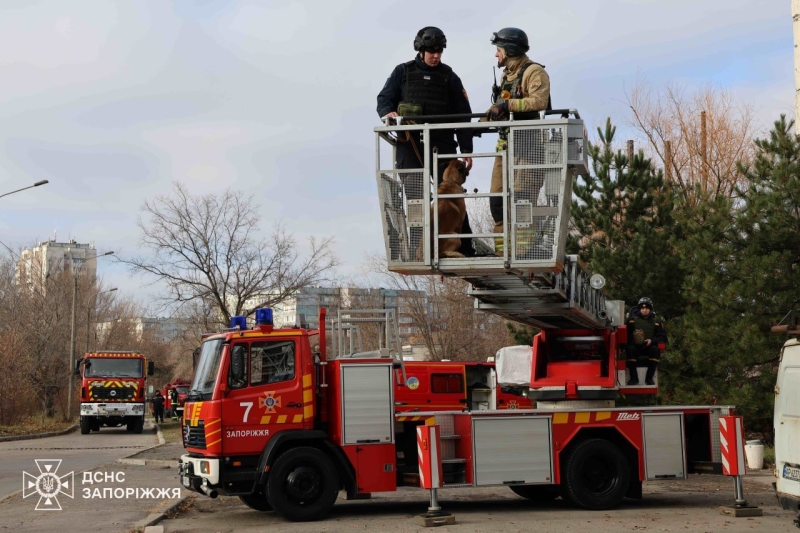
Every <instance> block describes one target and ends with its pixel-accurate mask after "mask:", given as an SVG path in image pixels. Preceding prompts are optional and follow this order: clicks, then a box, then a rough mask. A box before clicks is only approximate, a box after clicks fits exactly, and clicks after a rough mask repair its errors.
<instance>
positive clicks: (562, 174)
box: [375, 110, 588, 275]
mask: <svg viewBox="0 0 800 533" xmlns="http://www.w3.org/2000/svg"><path fill="white" fill-rule="evenodd" d="M559 113H561V115H562V116H560V117H558V118H549V117H545V118H544V119H542V120H524V121H515V120H508V121H503V122H447V123H438V122H434V123H424V124H413V123H403V122H402V120H399V121H398V122H400V123H399V124H393V125H384V126H380V127H377V128H375V133H376V178H377V184H378V199H379V202H380V210H381V219H382V224H383V236H384V242H385V248H386V259H387V262H388V268H389V270H390V271H393V272H400V273H405V274H433V273H444V274H454V275H469V274H479V273H492V272H497V271H502V270H509V269H512V270H514V271H517V272H523V273H524V272H530V273H542V272H560V271H562V270H563V260H564V259H563V258H564V257H565V247H566V236H567V232H568V228H569V226H568V225H569V207H570V202H571V197H572V183H573V181H574V179H575V176H576V175H583V174H586V173H587V168H588V154H587V150H586V133H585V128H584V124H583V121H582V120H581V119H580V118H579V115H578V114H577V112H575V111H572V110H570V111H559ZM569 115H573V116H574V118H569ZM414 118H416V119H417V120H418V121H421V120H419V119H420V117H414ZM431 118H432V117H431ZM439 118H440V119H441V118H442V117H439ZM512 118H513V117H512ZM461 128H468V129H480V130H483V131H484V132H487V131H488V132H498V131H500V129H501V128H502V129H503V130H504V132H505V133H506V135H507V138H508V143H507V148H506V149H505V150H503V151H502V152H490V153H473V154H460V155H456V154H440V153H436V152H435V151H434V152H431V151H430V150H424V155H422V151H423V150H422V148H420V150H419V153H420V155H422V159H423V163H424V164H423V166H422V167H421V168H397V166H396V159H397V153H396V150H397V147H396V143H397V138H398V136H404V135H405V132H412V133H413V135H414V136H417V135H418V136H419V139H420V140H421V141H422V143H423V145H424V146H430V144H429V141H430V138H431V135H432V133H434V132H435V131H436V130H443V129H449V130H457V129H461ZM458 157H471V158H473V160H478V159H480V158H492V159H494V158H497V157H499V158H501V159H500V164H501V166H502V190H501V191H500V192H494V193H492V192H466V191H464V192H462V193H449V194H440V193H439V187H438V184H439V183H440V181H441V178H440V176H439V175H438V168H439V163H440V161H442V160H448V159H453V158H458ZM470 180H471V184H474V183H476V181H478V182H479V183H481V184H483V183H485V184H486V185H487V186H486V187H485V190H488V189H489V187H488V184H489V180H490V176H488V175H487V176H471V177H470ZM492 198H500V199H501V200H500V201H501V202H502V210H503V230H502V232H495V231H484V232H475V231H473V232H471V233H452V232H451V233H446V234H445V233H442V232H441V230H440V227H439V226H440V225H439V222H440V214H439V205H440V200H455V199H462V200H463V201H464V202H465V204H466V206H467V210H468V211H469V212H470V213H472V212H475V211H480V210H481V209H486V208H488V205H489V203H490V202H491V199H492ZM443 205H444V204H443ZM445 239H450V240H451V242H452V239H472V241H473V243H474V244H475V249H476V251H477V253H476V255H475V256H469V257H458V256H457V254H456V256H452V255H446V254H443V252H442V251H441V248H442V244H443V243H444V240H445ZM500 240H502V243H503V246H502V251H501V249H500V247H499V246H495V245H496V244H497V243H499V242H501V241H500Z"/></svg>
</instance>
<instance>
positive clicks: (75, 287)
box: [67, 251, 114, 420]
mask: <svg viewBox="0 0 800 533" xmlns="http://www.w3.org/2000/svg"><path fill="white" fill-rule="evenodd" d="M113 253H114V252H106V253H104V254H99V255H93V256H92V257H85V258H84V259H85V260H86V261H88V260H89V259H96V258H98V257H103V256H104V255H112V254H113ZM70 266H71V268H72V324H71V326H70V336H69V373H68V374H67V375H68V376H69V387H68V388H67V420H72V393H73V388H74V386H75V379H74V378H73V376H72V374H73V372H74V371H75V309H76V307H77V305H78V271H77V270H76V269H75V261H74V258H73V257H72V252H71V251H70Z"/></svg>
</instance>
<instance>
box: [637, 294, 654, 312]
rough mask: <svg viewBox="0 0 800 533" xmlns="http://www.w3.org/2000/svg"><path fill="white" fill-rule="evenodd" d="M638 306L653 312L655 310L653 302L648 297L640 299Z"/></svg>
mask: <svg viewBox="0 0 800 533" xmlns="http://www.w3.org/2000/svg"><path fill="white" fill-rule="evenodd" d="M638 306H639V307H647V308H649V309H650V310H651V311H652V310H653V301H652V300H651V299H650V298H648V297H647V296H645V297H644V298H640V299H639V303H638Z"/></svg>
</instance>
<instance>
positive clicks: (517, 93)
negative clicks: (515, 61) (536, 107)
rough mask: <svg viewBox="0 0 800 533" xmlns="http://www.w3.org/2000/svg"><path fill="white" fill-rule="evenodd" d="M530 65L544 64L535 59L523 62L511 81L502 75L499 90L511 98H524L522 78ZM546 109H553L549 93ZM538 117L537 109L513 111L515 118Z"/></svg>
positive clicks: (532, 118)
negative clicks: (520, 111) (523, 111)
mask: <svg viewBox="0 0 800 533" xmlns="http://www.w3.org/2000/svg"><path fill="white" fill-rule="evenodd" d="M531 65H539V66H540V67H542V68H544V65H541V64H539V63H537V62H535V61H529V62H528V63H525V65H523V67H522V68H521V69H520V71H519V74H518V75H517V77H516V78H514V79H513V80H512V81H508V80H507V79H506V77H505V76H503V85H502V86H501V87H500V92H502V91H508V93H509V94H510V95H511V98H513V99H519V98H524V97H525V96H524V94H523V91H522V78H523V76H525V71H526V70H528V67H530V66H531ZM547 109H548V110H549V109H553V108H552V106H551V104H550V95H549V94H548V95H547ZM537 118H539V112H538V111H531V112H527V113H514V119H515V120H535V119H537Z"/></svg>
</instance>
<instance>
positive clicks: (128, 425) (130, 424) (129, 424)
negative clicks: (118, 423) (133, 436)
mask: <svg viewBox="0 0 800 533" xmlns="http://www.w3.org/2000/svg"><path fill="white" fill-rule="evenodd" d="M135 427H136V422H134V421H133V420H131V421H130V422H126V423H125V431H127V432H128V433H133V430H134V428H135Z"/></svg>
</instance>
